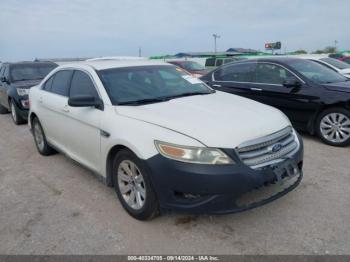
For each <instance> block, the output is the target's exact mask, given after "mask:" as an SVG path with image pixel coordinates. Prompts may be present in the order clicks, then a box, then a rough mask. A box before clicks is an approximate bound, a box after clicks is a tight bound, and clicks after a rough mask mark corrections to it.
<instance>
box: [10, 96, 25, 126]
mask: <svg viewBox="0 0 350 262" xmlns="http://www.w3.org/2000/svg"><path fill="white" fill-rule="evenodd" d="M9 104H10V109H11V116H12V120H13V122H14V123H15V124H16V125H22V124H24V123H25V122H26V121H25V120H24V119H23V118H22V117H21V116H20V115H19V113H18V108H17V106H16V104H15V102H13V101H12V100H10V102H9Z"/></svg>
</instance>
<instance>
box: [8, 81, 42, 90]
mask: <svg viewBox="0 0 350 262" xmlns="http://www.w3.org/2000/svg"><path fill="white" fill-rule="evenodd" d="M40 82H41V80H40V79H39V80H23V81H16V82H12V83H11V85H12V86H13V87H15V88H31V87H32V86H35V85H37V84H39V83H40Z"/></svg>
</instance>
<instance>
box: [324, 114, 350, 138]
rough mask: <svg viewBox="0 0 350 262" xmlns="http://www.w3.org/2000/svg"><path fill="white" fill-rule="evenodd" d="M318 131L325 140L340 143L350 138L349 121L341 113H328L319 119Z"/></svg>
mask: <svg viewBox="0 0 350 262" xmlns="http://www.w3.org/2000/svg"><path fill="white" fill-rule="evenodd" d="M320 131H321V134H322V136H323V137H324V138H325V139H326V140H328V141H330V142H333V143H342V142H344V141H346V140H348V139H349V138H350V119H349V118H348V117H347V116H346V115H344V114H342V113H330V114H328V115H325V116H324V117H323V118H322V119H321V122H320Z"/></svg>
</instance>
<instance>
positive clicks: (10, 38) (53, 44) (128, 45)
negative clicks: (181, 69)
mask: <svg viewBox="0 0 350 262" xmlns="http://www.w3.org/2000/svg"><path fill="white" fill-rule="evenodd" d="M349 10H350V0H333V1H329V0H94V1H92V0H90V1H89V0H0V28H1V30H0V32H1V33H0V61H17V60H32V59H34V58H64V57H100V56H119V55H130V56H137V55H138V49H139V47H141V49H142V55H143V56H151V55H163V54H175V53H178V52H190V51H193V52H199V51H214V39H213V36H212V35H213V34H214V33H216V34H219V35H220V36H221V37H220V38H219V39H218V40H217V46H218V47H217V48H218V50H219V51H225V50H227V49H228V48H230V47H243V48H253V49H257V50H264V43H266V42H275V41H281V42H282V52H284V51H294V50H296V49H305V50H307V51H315V50H316V49H323V48H324V47H326V46H332V45H334V41H335V40H337V41H338V48H339V49H342V50H350V33H349V25H350V14H349Z"/></svg>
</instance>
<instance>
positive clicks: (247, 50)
mask: <svg viewBox="0 0 350 262" xmlns="http://www.w3.org/2000/svg"><path fill="white" fill-rule="evenodd" d="M226 52H237V53H245V54H251V53H259V51H257V50H254V49H250V48H241V47H231V48H229V49H227V50H226Z"/></svg>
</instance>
